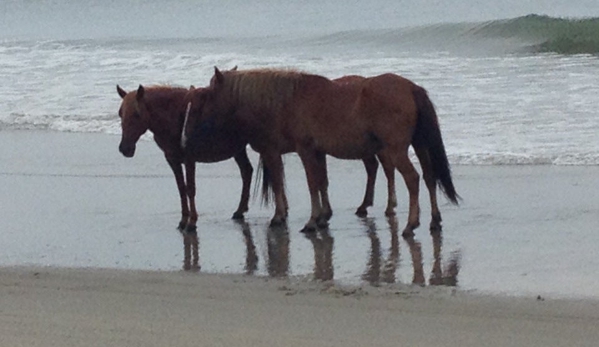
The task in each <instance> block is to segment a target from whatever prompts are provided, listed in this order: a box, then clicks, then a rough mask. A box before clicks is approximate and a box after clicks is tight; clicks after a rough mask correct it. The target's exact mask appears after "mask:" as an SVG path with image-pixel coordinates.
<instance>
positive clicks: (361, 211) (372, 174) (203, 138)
mask: <svg viewBox="0 0 599 347" xmlns="http://www.w3.org/2000/svg"><path fill="white" fill-rule="evenodd" d="M236 70H237V68H236V67H235V68H233V69H232V70H231V71H236ZM362 80H364V77H361V76H356V75H352V76H344V77H341V78H338V79H335V80H334V82H335V83H339V84H342V85H349V84H352V85H354V86H355V87H356V88H358V87H359V82H361V81H362ZM206 95H207V94H206V93H205V92H204V89H196V90H195V91H190V92H189V94H188V97H187V99H186V100H187V104H188V105H189V107H190V109H189V110H186V112H187V114H190V113H191V114H193V113H198V112H201V109H202V107H203V104H204V102H205V97H206ZM186 122H187V118H186V120H185V121H184V126H185V127H186V128H187V129H188V131H187V132H188V133H190V134H191V135H190V136H191V137H193V138H192V139H191V140H190V139H189V136H187V134H186V132H185V131H184V132H183V134H182V136H181V147H184V148H185V147H187V144H190V145H191V146H197V143H198V142H200V143H203V145H202V146H201V147H206V146H207V145H206V142H208V143H210V145H215V146H218V145H222V144H218V143H217V141H216V140H212V141H211V140H210V139H209V138H210V137H213V133H220V134H221V135H220V136H222V137H230V138H240V139H242V138H243V139H244V141H245V138H244V135H243V132H240V131H238V130H236V129H235V127H223V126H222V125H220V126H215V124H214V120H209V121H207V122H204V123H201V124H195V123H194V124H192V123H193V122H194V120H193V119H192V123H190V124H189V125H187V126H186ZM196 125H199V126H200V127H199V128H197V129H194V127H195V126H196ZM362 161H363V162H364V167H365V169H366V174H367V182H366V191H365V193H364V198H363V200H362V203H361V204H360V206H359V207H358V209H357V210H356V214H357V215H358V216H362V217H364V216H366V215H367V214H368V210H367V208H368V207H370V206H372V204H373V201H374V186H375V182H376V172H377V169H378V161H377V158H376V157H375V156H374V155H373V156H371V157H368V158H364V159H362ZM262 164H263V162H262V161H261V167H262V168H263V169H264V171H265V172H269V171H268V167H265V166H264V165H262ZM325 168H326V166H325ZM388 172H389V171H388V170H386V171H385V173H386V174H388ZM391 173H393V168H391ZM264 177H265V181H266V182H265V188H264V192H263V194H264V197H265V200H266V202H268V200H269V198H268V196H269V195H270V192H268V191H267V190H269V189H271V187H270V184H271V182H269V181H268V180H269V176H268V173H265V175H264ZM390 179H391V180H393V177H391V178H390ZM323 194H325V198H324V199H323V201H324V203H325V206H324V208H325V209H326V210H327V211H328V215H327V217H330V216H331V215H332V209H331V207H330V204H329V202H328V196H327V195H326V192H323ZM389 194H390V195H389V203H388V206H387V211H388V212H389V211H390V213H392V212H393V208H394V207H395V206H396V205H397V202H396V198H395V189H392V190H389ZM284 199H285V206H286V207H285V210H286V211H287V210H288V207H287V202H286V197H285V195H284Z"/></svg>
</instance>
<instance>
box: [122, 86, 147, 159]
mask: <svg viewBox="0 0 599 347" xmlns="http://www.w3.org/2000/svg"><path fill="white" fill-rule="evenodd" d="M116 90H117V92H118V94H119V95H120V96H121V98H122V99H123V100H122V102H121V107H120V109H119V117H120V118H121V129H122V136H121V143H120V144H119V151H120V152H121V153H122V154H123V155H124V156H125V157H127V158H131V157H133V155H134V154H135V144H136V143H137V140H139V138H140V137H141V135H143V134H144V133H145V132H146V131H147V130H148V128H149V127H150V114H149V111H148V106H147V104H146V102H145V99H144V95H145V89H144V87H143V86H142V85H140V86H139V88H137V90H136V91H132V92H126V91H124V90H123V89H122V88H121V87H120V86H118V85H117V86H116Z"/></svg>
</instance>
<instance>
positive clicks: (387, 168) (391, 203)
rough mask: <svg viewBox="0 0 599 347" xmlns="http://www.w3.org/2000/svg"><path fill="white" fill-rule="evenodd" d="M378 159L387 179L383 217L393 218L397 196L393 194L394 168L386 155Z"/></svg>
mask: <svg viewBox="0 0 599 347" xmlns="http://www.w3.org/2000/svg"><path fill="white" fill-rule="evenodd" d="M378 158H379V161H380V162H381V165H382V166H383V171H384V172H385V177H386V178H387V208H386V209H385V215H386V216H388V217H391V216H395V208H396V207H397V194H396V192H395V166H394V165H393V159H392V158H390V157H388V156H387V155H379V156H378Z"/></svg>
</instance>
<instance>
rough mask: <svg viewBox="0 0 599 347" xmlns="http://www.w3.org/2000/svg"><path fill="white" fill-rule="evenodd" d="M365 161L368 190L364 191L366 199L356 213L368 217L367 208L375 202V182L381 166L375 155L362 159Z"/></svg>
mask: <svg viewBox="0 0 599 347" xmlns="http://www.w3.org/2000/svg"><path fill="white" fill-rule="evenodd" d="M362 161H363V162H364V168H365V169H366V175H367V178H366V192H365V193H364V200H363V201H362V205H360V207H358V209H357V210H356V215H357V216H359V217H366V216H367V215H368V210H367V208H368V207H370V206H372V204H373V203H374V184H375V182H376V171H377V170H378V168H379V162H378V160H376V157H375V156H371V157H368V158H364V159H362Z"/></svg>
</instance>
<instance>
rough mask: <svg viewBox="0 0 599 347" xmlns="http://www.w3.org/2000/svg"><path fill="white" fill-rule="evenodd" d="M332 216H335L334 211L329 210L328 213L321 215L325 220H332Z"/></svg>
mask: <svg viewBox="0 0 599 347" xmlns="http://www.w3.org/2000/svg"><path fill="white" fill-rule="evenodd" d="M331 217H333V211H328V212H326V213H323V214H322V216H320V218H321V219H324V220H330V219H331Z"/></svg>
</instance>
